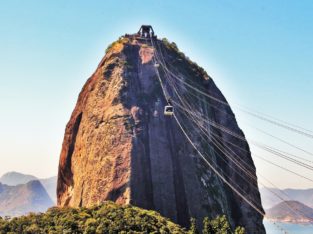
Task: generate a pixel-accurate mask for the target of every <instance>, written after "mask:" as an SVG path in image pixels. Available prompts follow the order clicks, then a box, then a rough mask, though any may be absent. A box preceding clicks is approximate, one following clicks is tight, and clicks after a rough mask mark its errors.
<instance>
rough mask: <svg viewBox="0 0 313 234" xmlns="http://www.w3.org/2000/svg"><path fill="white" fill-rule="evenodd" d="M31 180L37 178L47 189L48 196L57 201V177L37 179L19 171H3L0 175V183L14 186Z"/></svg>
mask: <svg viewBox="0 0 313 234" xmlns="http://www.w3.org/2000/svg"><path fill="white" fill-rule="evenodd" d="M32 180H39V181H40V182H41V184H42V185H43V187H44V188H45V189H46V190H47V193H48V194H49V196H50V198H51V199H52V201H53V202H54V204H56V202H57V195H56V187H57V177H56V176H53V177H49V178H45V179H39V178H37V177H36V176H33V175H27V174H23V173H19V172H15V171H12V172H8V173H5V174H4V175H3V176H1V177H0V183H2V184H6V185H10V186H15V185H19V184H26V183H28V182H30V181H32Z"/></svg>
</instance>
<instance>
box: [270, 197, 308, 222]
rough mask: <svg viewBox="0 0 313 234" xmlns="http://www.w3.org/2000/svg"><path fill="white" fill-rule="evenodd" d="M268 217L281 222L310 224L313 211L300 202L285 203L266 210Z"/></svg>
mask: <svg viewBox="0 0 313 234" xmlns="http://www.w3.org/2000/svg"><path fill="white" fill-rule="evenodd" d="M266 217H267V218H268V219H271V220H274V221H279V222H291V223H310V222H312V221H313V209H312V208H310V207H308V206H306V205H304V204H302V203H301V202H298V201H284V202H281V203H279V204H278V205H275V206H274V207H272V208H271V209H268V210H266Z"/></svg>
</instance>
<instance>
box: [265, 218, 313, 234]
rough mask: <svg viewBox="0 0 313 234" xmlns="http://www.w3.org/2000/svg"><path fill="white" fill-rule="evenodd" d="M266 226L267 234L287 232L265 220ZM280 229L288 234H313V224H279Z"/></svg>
mask: <svg viewBox="0 0 313 234" xmlns="http://www.w3.org/2000/svg"><path fill="white" fill-rule="evenodd" d="M263 223H264V226H265V229H266V233H267V234H284V233H285V232H284V231H282V230H280V229H279V228H278V227H277V226H275V225H274V224H273V223H271V222H269V221H267V220H264V222H263ZM277 225H279V226H280V227H282V228H283V229H284V230H286V231H287V233H288V234H313V224H311V225H302V224H292V223H277Z"/></svg>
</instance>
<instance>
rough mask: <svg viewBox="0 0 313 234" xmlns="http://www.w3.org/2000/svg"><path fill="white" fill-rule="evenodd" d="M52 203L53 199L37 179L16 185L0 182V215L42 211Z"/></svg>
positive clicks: (17, 214)
mask: <svg viewBox="0 0 313 234" xmlns="http://www.w3.org/2000/svg"><path fill="white" fill-rule="evenodd" d="M53 205H54V203H53V201H52V200H51V199H50V197H49V195H48V194H47V192H46V190H45V188H44V187H43V186H42V184H41V183H40V181H38V180H33V181H30V182H28V183H26V184H19V185H16V186H9V185H5V184H1V183H0V216H7V215H8V216H19V215H25V214H27V213H29V212H43V211H46V210H47V209H48V208H49V207H51V206H53Z"/></svg>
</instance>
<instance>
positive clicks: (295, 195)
mask: <svg viewBox="0 0 313 234" xmlns="http://www.w3.org/2000/svg"><path fill="white" fill-rule="evenodd" d="M269 189H270V190H271V191H272V192H274V193H276V194H279V195H280V196H281V197H282V198H284V200H295V201H299V202H301V203H303V204H304V205H306V206H309V207H311V208H313V189H283V190H279V189H276V188H265V187H263V188H260V193H261V198H262V199H261V200H262V205H263V207H264V209H269V208H271V207H273V206H275V205H277V204H279V203H280V202H282V200H281V199H279V198H278V197H277V196H275V195H274V194H273V193H272V192H270V191H269ZM286 195H287V196H286Z"/></svg>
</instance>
